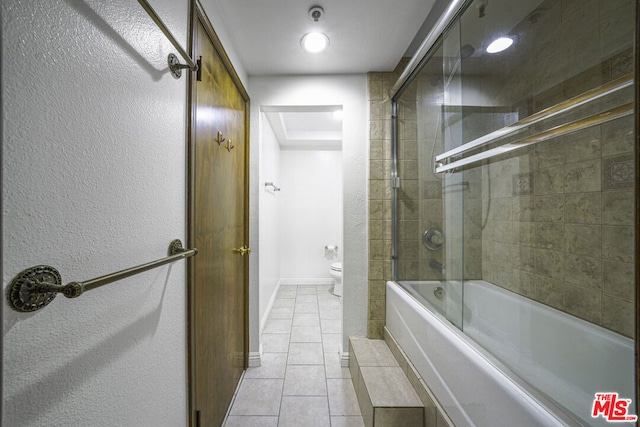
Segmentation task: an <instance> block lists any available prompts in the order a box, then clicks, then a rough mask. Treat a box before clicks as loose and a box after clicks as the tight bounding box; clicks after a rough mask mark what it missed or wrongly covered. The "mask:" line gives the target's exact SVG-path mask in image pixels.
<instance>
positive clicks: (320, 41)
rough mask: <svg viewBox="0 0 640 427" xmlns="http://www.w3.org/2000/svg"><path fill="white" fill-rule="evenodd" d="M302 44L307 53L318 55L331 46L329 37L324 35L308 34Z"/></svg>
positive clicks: (303, 38)
mask: <svg viewBox="0 0 640 427" xmlns="http://www.w3.org/2000/svg"><path fill="white" fill-rule="evenodd" d="M300 44H301V45H302V47H303V48H304V49H305V50H306V51H307V52H311V53H318V52H322V51H323V50H325V49H326V48H327V46H329V37H327V35H326V34H324V33H307V34H305V35H304V36H303V37H302V40H300Z"/></svg>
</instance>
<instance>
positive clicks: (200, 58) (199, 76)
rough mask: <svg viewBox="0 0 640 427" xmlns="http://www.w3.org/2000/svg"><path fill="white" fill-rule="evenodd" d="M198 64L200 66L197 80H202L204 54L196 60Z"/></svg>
mask: <svg viewBox="0 0 640 427" xmlns="http://www.w3.org/2000/svg"><path fill="white" fill-rule="evenodd" d="M196 65H197V66H198V71H196V81H199V82H201V81H202V56H201V57H199V58H198V60H197V61H196Z"/></svg>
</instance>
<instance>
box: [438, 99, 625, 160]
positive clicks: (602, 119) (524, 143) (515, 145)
mask: <svg viewBox="0 0 640 427" xmlns="http://www.w3.org/2000/svg"><path fill="white" fill-rule="evenodd" d="M630 114H633V102H630V103H628V104H624V105H621V106H619V107H615V108H611V109H609V110H606V111H603V112H601V113H598V114H594V115H592V116H589V117H585V118H583V119H580V120H576V121H573V122H570V123H566V124H563V125H560V126H556V127H554V128H551V129H549V130H546V131H544V132H539V133H536V134H535V135H531V136H528V137H525V138H521V139H519V140H517V141H514V142H509V143H506V144H503V145H500V146H498V147H495V148H491V149H489V150H487V151H483V152H481V153H478V154H474V155H471V156H469V157H464V158H462V159H459V160H455V161H453V162H451V163H445V164H442V163H436V173H441V172H446V171H449V170H452V169H457V168H459V167H462V166H466V165H470V164H472V163H476V162H479V161H481V160H486V159H490V158H492V157H495V156H499V155H502V154H505V153H508V152H510V151H513V150H518V149H520V148H524V147H528V146H530V145H533V144H537V143H539V142H542V141H546V140H548V139H551V138H556V137H559V136H562V135H567V134H570V133H572V132H577V131H579V130H582V129H586V128H589V127H591V126H596V125H599V124H602V123H606V122H609V121H611V120H615V119H619V118H621V117H624V116H628V115H630Z"/></svg>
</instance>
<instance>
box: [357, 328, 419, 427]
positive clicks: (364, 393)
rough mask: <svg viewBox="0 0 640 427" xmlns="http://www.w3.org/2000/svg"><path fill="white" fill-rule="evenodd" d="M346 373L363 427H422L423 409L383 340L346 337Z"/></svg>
mask: <svg viewBox="0 0 640 427" xmlns="http://www.w3.org/2000/svg"><path fill="white" fill-rule="evenodd" d="M349 370H350V371H351V380H352V381H353V386H354V388H355V389H356V395H357V397H358V404H359V405H360V411H361V412H362V417H363V419H364V424H365V426H366V427H373V426H375V427H390V426H402V427H405V426H422V425H423V423H424V406H423V404H422V402H421V400H420V398H419V397H418V395H417V394H416V392H415V390H414V388H413V386H412V385H411V383H410V382H409V380H408V379H407V376H406V375H405V373H404V371H403V370H402V368H401V367H400V365H399V364H398V362H397V360H396V359H395V357H394V356H393V354H392V353H391V351H390V350H389V347H388V346H387V344H386V343H385V342H384V341H383V340H369V339H366V338H350V339H349Z"/></svg>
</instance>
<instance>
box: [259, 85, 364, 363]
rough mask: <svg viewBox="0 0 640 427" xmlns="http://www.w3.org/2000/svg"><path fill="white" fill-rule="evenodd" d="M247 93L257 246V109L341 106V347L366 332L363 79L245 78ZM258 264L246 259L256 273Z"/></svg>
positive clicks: (345, 346)
mask: <svg viewBox="0 0 640 427" xmlns="http://www.w3.org/2000/svg"><path fill="white" fill-rule="evenodd" d="M249 91H250V93H251V178H250V184H251V190H250V191H251V194H250V218H251V219H250V221H251V224H250V227H251V235H250V244H251V247H252V248H253V249H255V248H257V247H258V245H259V233H258V232H257V230H258V224H257V222H258V218H259V209H258V203H256V201H257V200H259V191H260V185H259V182H258V174H257V173H256V170H257V168H258V167H259V159H260V144H259V135H260V132H259V129H260V126H261V123H260V122H261V116H260V107H261V106H296V105H342V107H343V116H344V118H343V127H342V132H343V142H342V170H343V210H344V211H343V213H344V224H343V227H344V229H343V238H344V245H343V246H344V251H343V252H342V253H343V268H344V272H343V282H344V293H343V348H345V349H346V348H347V343H348V337H349V336H365V335H366V332H367V254H368V251H367V161H368V154H367V153H368V143H367V138H368V133H367V123H368V113H369V112H368V105H367V76H366V75H364V74H363V75H334V76H274V77H266V76H256V77H249ZM258 265H259V260H258V258H257V257H253V258H251V260H250V271H258ZM258 283H259V280H258V277H257V274H252V275H250V282H249V298H250V308H249V309H250V313H249V348H250V351H251V352H252V353H256V352H258V351H259V308H258V307H259V299H260V289H258Z"/></svg>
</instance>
